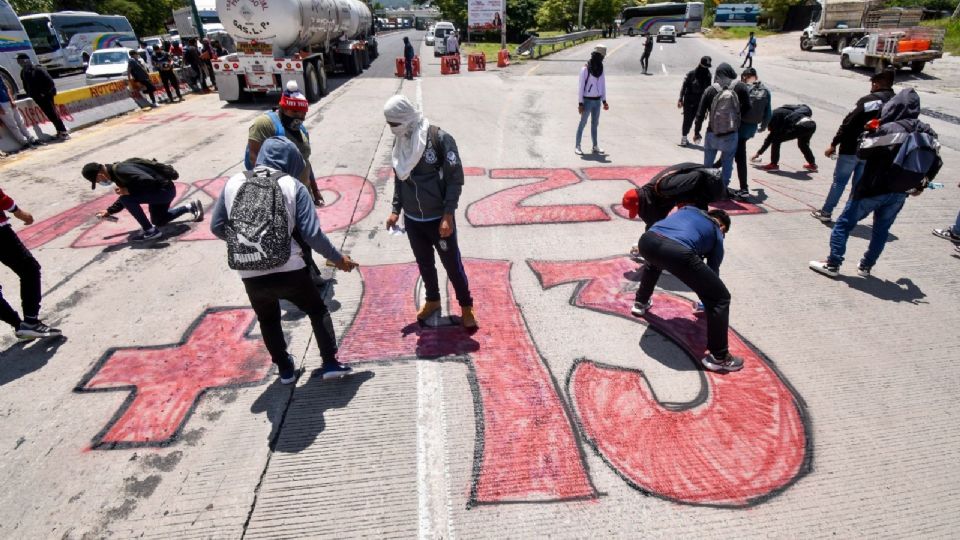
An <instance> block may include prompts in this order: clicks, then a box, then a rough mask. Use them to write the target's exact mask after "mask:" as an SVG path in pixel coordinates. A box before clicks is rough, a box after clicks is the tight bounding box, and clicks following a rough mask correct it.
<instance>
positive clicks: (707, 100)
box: [693, 62, 750, 135]
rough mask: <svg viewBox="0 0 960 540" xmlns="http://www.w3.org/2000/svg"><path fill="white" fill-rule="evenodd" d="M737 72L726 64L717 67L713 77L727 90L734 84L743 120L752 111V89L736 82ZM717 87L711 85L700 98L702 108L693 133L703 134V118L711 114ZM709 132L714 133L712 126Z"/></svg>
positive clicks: (715, 81)
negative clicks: (701, 129)
mask: <svg viewBox="0 0 960 540" xmlns="http://www.w3.org/2000/svg"><path fill="white" fill-rule="evenodd" d="M736 78H737V72H736V71H734V70H733V68H732V67H730V64H727V63H726V62H724V63H723V64H720V65H719V66H717V71H716V73H715V74H714V76H713V82H714V83H716V84H719V85H720V86H721V87H723V88H726V87H727V86H729V85H730V84H731V83H733V91H734V93H735V94H737V99H738V100H739V101H740V117H741V118H742V117H743V115H744V114H746V112H747V111H749V110H750V88H749V87H748V86H747V85H746V84H744V83H742V82H740V81H736V82H733V81H734V80H736ZM717 93H718V90H717V87H716V86H714V85H710V87H709V88H707V89H706V90H705V91H704V92H703V97H702V98H700V107H699V109H698V110H697V120H696V123H695V124H694V129H693V132H694V133H695V134H697V135H699V134H700V133H701V131H700V128H701V127H703V118H704V117H705V116H706V115H707V113H708V112H710V107H712V106H713V98H715V97H717ZM707 131H713V130H712V129H711V128H710V126H709V125H708V126H707Z"/></svg>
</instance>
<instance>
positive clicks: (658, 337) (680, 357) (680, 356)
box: [640, 319, 700, 371]
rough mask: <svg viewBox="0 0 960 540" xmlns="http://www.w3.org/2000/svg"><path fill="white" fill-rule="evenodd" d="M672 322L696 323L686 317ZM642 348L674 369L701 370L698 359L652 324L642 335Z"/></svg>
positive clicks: (665, 365) (648, 354) (651, 356)
mask: <svg viewBox="0 0 960 540" xmlns="http://www.w3.org/2000/svg"><path fill="white" fill-rule="evenodd" d="M681 321H683V322H681ZM671 322H677V323H679V324H687V325H693V324H695V323H694V322H693V321H689V320H686V319H678V320H677V321H671ZM640 349H641V350H642V351H643V352H644V354H646V355H647V356H649V357H650V358H652V359H654V360H656V361H657V362H660V363H661V364H663V365H664V367H667V368H670V369H672V370H673V371H700V368H699V366H697V362H696V360H694V359H693V358H691V357H690V355H688V354H687V353H686V351H684V350H683V349H681V348H680V347H678V346H677V345H676V344H675V343H674V342H673V341H671V340H670V339H669V338H667V337H666V336H664V335H663V334H661V333H660V332H658V331H656V330H654V329H653V327H652V326H647V329H646V331H644V333H643V335H641V336H640Z"/></svg>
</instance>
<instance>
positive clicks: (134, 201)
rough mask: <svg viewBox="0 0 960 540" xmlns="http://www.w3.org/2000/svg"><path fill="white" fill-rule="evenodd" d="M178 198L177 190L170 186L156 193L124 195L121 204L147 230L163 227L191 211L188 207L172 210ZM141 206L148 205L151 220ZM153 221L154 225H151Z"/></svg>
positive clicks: (155, 191)
mask: <svg viewBox="0 0 960 540" xmlns="http://www.w3.org/2000/svg"><path fill="white" fill-rule="evenodd" d="M176 196H177V188H175V187H173V184H170V185H169V186H168V187H165V188H161V189H158V190H154V191H147V192H145V193H138V194H136V195H123V196H121V197H120V202H121V203H122V204H123V207H124V208H126V209H127V212H130V215H131V216H133V218H134V219H136V220H137V223H139V224H140V226H141V227H143V230H147V229H150V228H152V227H154V226H156V227H162V226H163V225H166V224H167V223H170V222H171V221H173V220H175V219H177V218H178V217H180V216H182V215H184V214H186V213H187V212H189V211H190V208H189V207H187V206H181V207H178V208H174V209H173V210H170V203H172V202H173V199H174V197H176ZM141 204H146V205H148V208H149V209H150V219H147V216H146V214H144V213H143V208H141V207H140V205H141ZM151 221H152V222H153V223H151Z"/></svg>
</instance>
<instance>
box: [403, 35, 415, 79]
mask: <svg viewBox="0 0 960 540" xmlns="http://www.w3.org/2000/svg"><path fill="white" fill-rule="evenodd" d="M416 55H417V53H416V51H414V50H413V45H412V44H410V38H408V37H404V38H403V69H404V71H405V72H406V73H405V76H406V78H407V80H408V81H412V80H413V57H414V56H416Z"/></svg>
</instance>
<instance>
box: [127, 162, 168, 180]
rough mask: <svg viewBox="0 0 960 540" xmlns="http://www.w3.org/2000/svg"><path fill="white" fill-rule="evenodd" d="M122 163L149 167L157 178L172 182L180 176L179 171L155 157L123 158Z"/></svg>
mask: <svg viewBox="0 0 960 540" xmlns="http://www.w3.org/2000/svg"><path fill="white" fill-rule="evenodd" d="M124 163H130V164H133V165H139V166H140V167H144V168H146V169H149V170H150V171H152V172H153V173H154V174H155V175H156V178H157V179H160V180H166V181H167V182H173V181H174V180H176V179H178V178H180V173H178V172H177V170H176V169H174V168H173V167H172V166H170V165H167V164H166V163H162V162H160V161H157V160H155V159H145V158H138V157H134V158H130V159H126V160H124Z"/></svg>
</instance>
